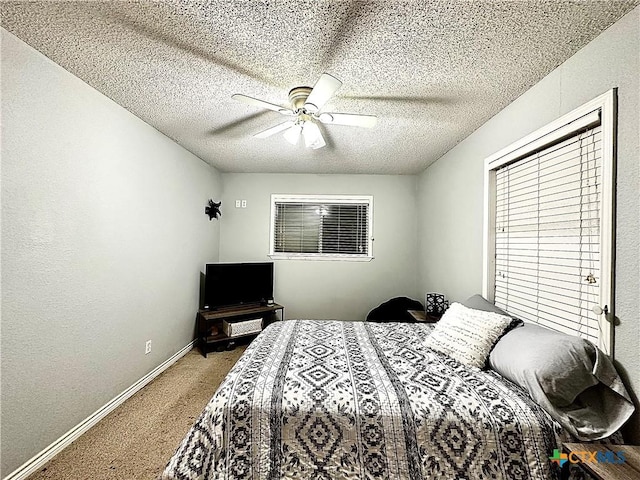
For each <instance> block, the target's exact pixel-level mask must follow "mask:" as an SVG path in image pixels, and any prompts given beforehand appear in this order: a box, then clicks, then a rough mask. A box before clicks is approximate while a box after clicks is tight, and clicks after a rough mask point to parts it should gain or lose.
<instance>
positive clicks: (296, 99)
mask: <svg viewBox="0 0 640 480" xmlns="http://www.w3.org/2000/svg"><path fill="white" fill-rule="evenodd" d="M341 86H342V82H341V81H340V80H338V79H337V78H335V77H334V76H332V75H329V74H328V73H323V74H322V75H321V76H320V79H319V80H318V81H317V82H316V84H315V85H314V87H313V88H311V87H295V88H292V89H291V90H290V91H289V103H290V104H291V108H286V107H282V106H280V105H276V104H274V103H270V102H265V101H264V100H259V99H257V98H253V97H249V96H247V95H242V94H238V93H237V94H235V95H232V97H231V98H233V99H234V100H238V101H241V102H244V103H247V104H249V105H253V106H257V107H261V108H266V109H269V110H273V111H275V112H278V113H280V114H282V115H287V116H294V117H295V120H289V121H287V122H283V123H281V124H279V125H276V126H274V127H271V128H268V129H267V130H264V131H262V132H260V133H257V134H256V135H254V136H255V137H257V138H267V137H270V136H272V135H275V134H276V133H279V132H282V131H284V134H283V136H284V138H285V140H287V142H289V143H291V144H292V145H297V144H298V141H299V140H300V135H302V136H303V137H304V144H305V146H306V147H307V148H312V149H317V148H322V147H324V146H325V145H326V142H325V141H324V137H323V136H322V131H321V130H320V127H319V126H318V123H324V124H335V125H349V126H354V127H365V128H373V127H374V126H375V124H376V122H377V117H376V116H375V115H359V114H355V113H333V112H320V110H321V109H322V107H324V105H325V104H326V103H327V102H328V101H329V99H330V98H331V97H333V95H334V93H335V92H336V91H337V90H338V89H339V88H340V87H341Z"/></svg>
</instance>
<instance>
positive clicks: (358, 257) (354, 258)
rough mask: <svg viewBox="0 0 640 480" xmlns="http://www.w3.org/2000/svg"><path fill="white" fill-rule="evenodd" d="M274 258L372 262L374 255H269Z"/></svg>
mask: <svg viewBox="0 0 640 480" xmlns="http://www.w3.org/2000/svg"><path fill="white" fill-rule="evenodd" d="M269 257H270V258H271V259H272V260H319V261H334V262H335V261H339V262H370V261H371V260H373V258H374V257H365V256H362V255H308V254H304V253H300V254H296V253H275V254H271V255H269Z"/></svg>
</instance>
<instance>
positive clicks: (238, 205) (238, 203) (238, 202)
mask: <svg viewBox="0 0 640 480" xmlns="http://www.w3.org/2000/svg"><path fill="white" fill-rule="evenodd" d="M236 208H240V200H236Z"/></svg>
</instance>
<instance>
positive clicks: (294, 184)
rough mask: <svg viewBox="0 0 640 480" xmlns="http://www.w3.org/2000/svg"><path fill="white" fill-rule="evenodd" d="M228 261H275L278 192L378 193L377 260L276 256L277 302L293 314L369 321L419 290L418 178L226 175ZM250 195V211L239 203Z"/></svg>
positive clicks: (224, 254)
mask: <svg viewBox="0 0 640 480" xmlns="http://www.w3.org/2000/svg"><path fill="white" fill-rule="evenodd" d="M223 184H224V195H223V205H224V208H223V212H224V213H223V217H222V226H221V232H220V260H221V261H227V262H239V261H269V260H270V259H269V257H268V255H267V254H268V252H269V216H270V201H271V194H272V193H305V194H314V193H324V194H362V195H373V197H374V200H373V201H374V207H373V211H374V219H373V222H374V223H373V228H374V238H375V241H374V242H373V254H374V256H375V259H374V260H372V261H371V262H336V261H311V260H276V261H275V291H274V296H275V300H276V301H277V302H279V303H281V304H282V305H284V306H285V314H286V317H287V318H319V319H330V318H334V319H338V320H362V319H364V318H365V317H366V315H367V313H368V312H369V310H371V309H372V308H374V307H376V306H377V305H378V304H380V303H381V302H383V301H385V300H388V299H389V298H392V297H395V296H410V297H411V296H413V297H414V298H418V299H419V298H420V297H419V295H418V292H419V290H418V289H417V285H416V282H417V267H416V262H415V259H416V254H417V236H416V222H415V219H416V210H415V205H416V177H415V176H385V175H294V174H291V175H277V174H242V173H239V174H223ZM236 199H244V200H247V208H246V209H241V208H240V209H237V208H235V207H234V205H235V203H234V202H235V200H236Z"/></svg>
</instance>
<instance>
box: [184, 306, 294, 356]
mask: <svg viewBox="0 0 640 480" xmlns="http://www.w3.org/2000/svg"><path fill="white" fill-rule="evenodd" d="M278 311H280V316H278ZM260 317H261V318H262V319H263V322H262V328H265V327H266V326H267V325H269V324H270V323H272V322H276V321H278V320H284V307H283V306H282V305H278V304H277V303H274V304H273V305H255V304H254V305H239V306H233V307H223V308H217V309H215V310H199V311H198V318H197V331H198V337H197V339H196V340H197V343H198V348H199V349H200V352H201V353H202V355H204V356H205V357H206V356H207V353H209V352H212V351H215V350H221V349H224V348H226V347H227V346H228V345H229V342H230V341H233V340H235V339H237V338H243V337H250V336H254V337H255V336H256V335H258V333H259V332H258V333H248V334H245V335H239V336H234V337H228V336H227V335H225V333H224V331H223V330H222V322H223V321H224V320H227V321H230V322H231V321H232V322H241V321H242V320H249V319H253V318H260ZM212 329H213V332H212Z"/></svg>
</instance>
